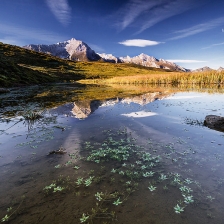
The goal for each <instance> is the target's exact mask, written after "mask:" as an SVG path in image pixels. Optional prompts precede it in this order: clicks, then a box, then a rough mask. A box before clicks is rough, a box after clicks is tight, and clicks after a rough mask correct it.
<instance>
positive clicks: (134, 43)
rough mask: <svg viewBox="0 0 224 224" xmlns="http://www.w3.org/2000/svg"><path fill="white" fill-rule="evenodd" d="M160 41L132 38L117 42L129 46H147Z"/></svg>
mask: <svg viewBox="0 0 224 224" xmlns="http://www.w3.org/2000/svg"><path fill="white" fill-rule="evenodd" d="M160 43H161V42H157V41H152V40H143V39H132V40H125V41H122V42H119V44H123V45H125V46H129V47H131V46H132V47H147V46H153V45H158V44H160Z"/></svg>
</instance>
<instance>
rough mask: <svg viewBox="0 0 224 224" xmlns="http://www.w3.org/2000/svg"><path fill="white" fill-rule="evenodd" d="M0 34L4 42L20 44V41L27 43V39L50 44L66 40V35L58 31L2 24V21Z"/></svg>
mask: <svg viewBox="0 0 224 224" xmlns="http://www.w3.org/2000/svg"><path fill="white" fill-rule="evenodd" d="M0 34H1V36H4V37H2V38H1V39H2V40H4V41H3V42H5V43H9V44H12V43H14V44H17V45H20V46H21V44H18V43H22V44H24V43H27V41H30V40H32V41H35V42H37V41H39V42H40V43H45V44H48V43H49V44H50V43H56V42H59V41H62V40H66V39H67V38H66V37H65V36H62V35H60V34H57V33H53V32H49V31H46V30H40V29H33V28H29V27H26V28H25V27H19V26H14V25H9V24H1V23H0Z"/></svg>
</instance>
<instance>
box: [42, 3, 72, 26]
mask: <svg viewBox="0 0 224 224" xmlns="http://www.w3.org/2000/svg"><path fill="white" fill-rule="evenodd" d="M46 3H47V5H48V7H49V8H50V10H51V11H52V13H53V14H54V15H55V17H56V18H57V20H58V21H59V22H60V23H61V24H63V25H65V26H66V25H68V24H69V22H70V20H71V8H70V6H69V4H68V0H46Z"/></svg>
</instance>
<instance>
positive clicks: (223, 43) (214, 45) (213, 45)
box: [202, 42, 224, 49]
mask: <svg viewBox="0 0 224 224" xmlns="http://www.w3.org/2000/svg"><path fill="white" fill-rule="evenodd" d="M220 45H224V42H222V43H219V44H212V45H210V46H208V47H203V48H202V49H208V48H212V47H216V46H220Z"/></svg>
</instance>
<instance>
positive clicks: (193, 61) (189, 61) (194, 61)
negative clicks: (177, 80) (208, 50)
mask: <svg viewBox="0 0 224 224" xmlns="http://www.w3.org/2000/svg"><path fill="white" fill-rule="evenodd" d="M166 61H170V62H179V63H201V62H207V61H199V60H183V59H168V60H166Z"/></svg>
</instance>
